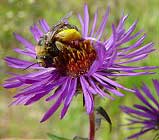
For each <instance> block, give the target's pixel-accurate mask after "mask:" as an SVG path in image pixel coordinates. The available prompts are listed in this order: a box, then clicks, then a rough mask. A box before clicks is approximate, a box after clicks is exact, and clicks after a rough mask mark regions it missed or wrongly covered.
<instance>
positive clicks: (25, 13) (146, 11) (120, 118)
mask: <svg viewBox="0 0 159 140" xmlns="http://www.w3.org/2000/svg"><path fill="white" fill-rule="evenodd" d="M84 2H87V3H88V5H89V10H90V14H91V17H92V18H93V13H94V12H95V10H96V8H98V9H99V13H100V14H99V18H100V19H101V16H102V15H103V13H104V12H105V10H106V8H107V6H108V5H109V6H110V7H111V13H110V17H109V22H108V26H107V28H106V32H108V35H109V34H110V33H111V23H112V22H115V23H117V21H118V20H119V18H120V16H121V13H122V11H124V12H125V13H126V14H127V13H128V14H129V18H128V20H127V23H126V25H127V26H129V25H130V24H132V23H133V21H134V20H136V19H138V25H137V29H138V30H139V29H144V31H145V32H146V33H147V39H146V41H145V43H148V42H149V41H153V42H154V43H155V49H156V51H155V52H154V53H153V54H151V55H150V56H149V57H148V58H147V59H146V60H144V61H142V62H141V63H138V65H159V63H158V57H159V54H158V47H159V46H158V43H159V42H158V40H159V11H158V8H159V1H158V0H133V1H131V0H112V1H109V0H98V1H95V0H94V1H93V0H88V1H80V0H69V1H63V0H52V1H51V0H46V1H44V0H0V58H1V59H0V60H1V61H0V68H1V69H0V82H1V83H2V82H3V81H4V80H5V79H6V78H7V74H6V72H16V71H15V70H14V69H10V68H9V67H7V65H6V64H5V63H4V60H3V59H4V58H5V57H6V56H8V55H9V56H14V57H18V58H20V57H21V58H22V57H23V56H17V54H16V53H15V52H14V51H13V48H16V47H22V45H21V44H20V43H18V42H17V41H16V40H15V38H14V37H13V32H17V33H20V34H21V35H23V36H24V37H25V38H27V39H28V40H31V41H33V38H32V35H31V33H30V32H29V27H30V26H31V25H32V24H34V23H36V22H38V20H39V19H41V18H45V19H46V20H47V21H48V23H49V25H53V24H56V23H57V22H58V20H60V19H61V18H62V17H63V16H64V15H66V14H67V13H68V12H70V11H73V16H72V17H71V18H70V21H71V23H73V24H75V25H79V22H78V19H77V18H76V15H77V13H79V12H80V13H82V12H83V5H84ZM33 61H35V60H33ZM134 65H136V63H134ZM18 72H19V71H18ZM156 72H157V73H156V74H155V75H151V76H140V77H129V78H126V77H124V78H119V79H118V81H120V83H121V84H123V85H125V86H127V87H129V88H131V87H132V86H134V85H136V86H138V87H139V86H140V85H141V84H142V81H144V82H145V83H147V84H148V85H149V87H150V88H151V86H152V84H151V79H152V78H156V79H159V75H158V70H157V71H156ZM16 92H17V91H16V89H14V90H13V89H12V90H6V89H4V88H2V87H0V116H1V119H0V138H2V139H4V138H11V139H47V135H46V134H47V133H52V134H56V135H59V136H62V137H67V138H73V137H74V136H76V135H78V136H83V137H87V135H88V125H89V124H88V116H87V115H86V113H85V109H83V107H82V97H81V96H80V95H79V96H77V97H75V98H74V101H73V103H72V105H71V107H70V109H69V111H68V113H67V115H66V117H65V118H64V119H63V120H62V121H61V120H60V119H59V118H58V117H59V111H60V109H59V111H57V113H56V114H55V115H54V116H52V118H51V119H49V120H48V121H47V122H45V123H42V124H41V123H39V121H40V119H41V117H42V116H43V114H44V113H45V111H46V110H47V109H48V108H49V106H50V105H51V104H52V103H46V102H44V100H45V99H42V100H41V101H40V102H38V103H36V104H34V105H32V106H28V107H23V106H17V107H8V105H9V103H10V102H11V101H12V96H13V95H15V94H16ZM137 102H138V101H137V100H136V98H135V97H134V96H133V95H132V93H125V97H123V98H118V97H116V100H115V101H109V100H107V99H105V100H101V99H99V98H97V99H96V104H102V105H103V107H104V108H105V109H106V110H107V112H108V113H109V115H110V117H111V119H112V122H113V129H112V132H111V133H110V132H109V126H108V124H107V123H105V122H103V124H102V126H101V129H100V130H99V131H97V134H96V139H97V140H108V139H109V140H124V139H125V137H126V136H128V135H130V134H131V133H132V132H133V131H128V130H126V128H125V127H120V124H123V123H125V122H126V121H125V118H126V116H125V115H123V114H122V113H121V111H120V109H119V106H120V105H130V106H131V105H132V104H133V103H137ZM152 136H153V134H152V133H148V134H145V135H144V136H142V137H141V140H142V139H143V140H151V139H152Z"/></svg>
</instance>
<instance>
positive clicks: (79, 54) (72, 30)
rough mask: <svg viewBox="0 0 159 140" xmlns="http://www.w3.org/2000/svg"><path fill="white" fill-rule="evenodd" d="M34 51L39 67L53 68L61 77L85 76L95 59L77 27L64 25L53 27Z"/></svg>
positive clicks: (87, 42) (93, 51)
mask: <svg viewBox="0 0 159 140" xmlns="http://www.w3.org/2000/svg"><path fill="white" fill-rule="evenodd" d="M35 50H36V56H37V63H38V64H39V65H40V66H42V67H46V68H47V67H55V68H56V69H57V70H58V71H59V73H60V74H62V75H63V76H66V75H67V76H71V77H78V76H80V75H83V74H85V73H86V72H88V70H89V69H90V67H91V65H92V64H93V62H94V60H95V59H96V51H95V49H94V48H93V46H92V43H91V42H90V40H85V39H82V37H81V34H80V33H79V31H78V29H77V27H76V26H73V25H70V24H66V23H61V24H58V25H56V26H53V28H52V29H51V30H50V31H49V32H48V33H46V34H44V36H43V37H41V39H40V40H39V42H38V45H37V46H36V48H35Z"/></svg>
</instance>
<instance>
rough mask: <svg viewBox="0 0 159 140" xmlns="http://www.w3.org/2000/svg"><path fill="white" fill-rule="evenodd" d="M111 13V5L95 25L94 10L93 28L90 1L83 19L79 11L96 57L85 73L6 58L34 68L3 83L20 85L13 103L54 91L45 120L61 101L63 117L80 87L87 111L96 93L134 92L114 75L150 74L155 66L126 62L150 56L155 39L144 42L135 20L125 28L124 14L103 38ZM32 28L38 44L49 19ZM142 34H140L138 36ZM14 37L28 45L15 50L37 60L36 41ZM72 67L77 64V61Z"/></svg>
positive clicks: (10, 62)
mask: <svg viewBox="0 0 159 140" xmlns="http://www.w3.org/2000/svg"><path fill="white" fill-rule="evenodd" d="M108 16H109V8H108V9H107V11H106V12H105V15H104V16H103V20H102V22H101V24H100V26H99V27H98V28H96V23H97V17H98V16H97V12H96V13H95V14H94V21H93V25H92V27H91V28H90V25H89V24H90V23H89V13H88V7H87V5H85V6H84V18H83V19H82V17H81V15H80V14H79V15H78V17H79V21H80V23H81V35H82V39H83V40H89V41H90V42H91V45H92V46H93V48H94V49H95V52H96V56H97V57H96V59H95V60H94V61H93V63H92V64H91V65H90V67H89V68H88V67H87V68H88V69H87V71H84V73H83V74H80V75H78V76H77V77H76V76H71V75H69V74H68V75H62V74H61V73H60V72H59V71H58V69H57V68H56V67H51V68H44V67H41V66H39V65H38V64H36V65H32V64H33V62H30V61H27V60H20V59H17V58H12V57H7V58H5V61H6V62H7V64H8V66H10V67H12V68H16V69H25V68H26V67H28V66H30V65H32V66H31V67H30V69H32V70H35V71H34V72H30V73H29V74H13V76H12V78H10V79H8V80H6V83H5V84H4V87H5V88H20V92H19V93H18V94H17V95H15V96H14V98H15V99H16V100H15V101H14V102H13V103H12V104H13V105H18V104H24V105H30V104H32V103H34V102H36V101H38V100H40V99H41V98H43V97H44V96H45V95H48V94H49V93H50V92H52V93H51V95H50V96H49V97H48V98H47V99H46V101H52V100H55V99H56V101H55V103H54V104H53V105H52V106H51V108H50V109H49V110H48V111H47V112H46V114H45V115H44V117H43V118H42V120H41V122H43V121H46V120H47V119H48V118H49V117H51V115H53V114H54V112H55V111H56V110H57V109H58V108H59V106H60V105H61V104H62V103H63V104H64V106H63V108H62V111H61V118H63V117H64V115H65V113H66V112H67V110H68V108H69V106H70V103H71V101H72V99H73V97H74V96H75V95H77V92H76V91H77V90H81V91H82V93H83V96H84V100H85V107H86V111H87V113H88V114H90V113H91V112H92V111H93V110H94V101H93V96H94V95H97V94H98V95H99V96H101V97H102V98H104V97H107V98H110V99H113V98H112V97H111V96H110V93H112V94H114V95H116V96H123V94H122V93H121V92H120V91H119V90H118V89H122V90H126V91H130V92H133V90H131V89H128V88H126V87H124V86H122V85H120V84H119V83H117V82H115V81H114V78H116V77H120V76H137V75H144V74H151V72H148V71H147V70H152V69H154V68H155V67H153V66H144V67H134V66H133V67H132V66H126V64H130V63H132V62H135V61H139V60H142V59H144V58H145V57H147V56H148V55H149V53H151V52H152V51H153V50H154V49H153V43H148V44H146V45H144V46H141V45H142V43H143V41H144V39H145V37H146V35H141V33H142V31H139V32H137V33H136V34H132V33H133V31H134V30H135V27H136V24H137V22H136V21H135V22H134V23H133V24H132V25H131V26H130V28H129V29H128V30H126V29H125V27H124V24H125V21H126V19H127V17H128V16H123V17H122V18H121V19H120V22H119V24H118V26H117V27H116V26H115V25H114V24H113V25H112V35H111V36H110V37H109V38H108V39H106V40H104V41H102V39H101V38H102V35H103V32H104V31H105V26H106V24H107V20H108ZM39 26H40V28H39ZM96 29H97V30H96ZM30 30H31V33H32V34H33V37H34V39H35V41H36V43H35V44H37V43H38V42H39V40H40V38H41V37H42V36H43V35H44V34H46V33H47V32H49V31H50V27H49V26H48V24H47V23H46V21H45V20H44V19H42V20H40V22H39V25H36V24H35V25H34V26H32V27H31V28H30ZM89 31H90V32H89ZM140 35H141V37H139V36H140ZM15 37H16V39H17V40H18V41H19V42H20V43H22V44H23V45H24V46H25V49H24V50H23V49H19V48H16V49H15V51H16V52H18V53H20V54H22V55H24V56H30V57H31V58H33V60H34V59H35V58H36V52H35V45H33V44H32V43H30V42H29V41H27V40H26V39H24V38H23V37H22V36H20V35H18V34H15ZM137 37H139V39H138V40H137V41H136V42H135V43H134V44H133V45H130V46H127V47H123V46H122V45H123V44H125V43H127V42H129V41H131V40H133V39H134V38H137ZM80 53H81V52H80ZM85 56H89V54H85ZM87 60H89V59H87ZM84 62H85V61H83V64H85V63H84ZM77 67H78V66H77ZM72 68H74V65H73V67H72ZM63 70H64V69H63ZM80 70H81V69H80ZM138 70H140V71H138ZM141 71H142V72H141Z"/></svg>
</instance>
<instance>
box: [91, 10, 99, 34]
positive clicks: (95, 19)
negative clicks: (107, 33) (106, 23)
mask: <svg viewBox="0 0 159 140" xmlns="http://www.w3.org/2000/svg"><path fill="white" fill-rule="evenodd" d="M97 17H98V11H96V12H95V14H94V21H93V25H92V29H91V32H90V35H89V36H94V31H95V28H96V23H97Z"/></svg>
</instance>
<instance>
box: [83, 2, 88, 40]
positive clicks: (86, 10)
mask: <svg viewBox="0 0 159 140" xmlns="http://www.w3.org/2000/svg"><path fill="white" fill-rule="evenodd" d="M88 28H89V13H88V6H87V4H85V5H84V37H87V36H88Z"/></svg>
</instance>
